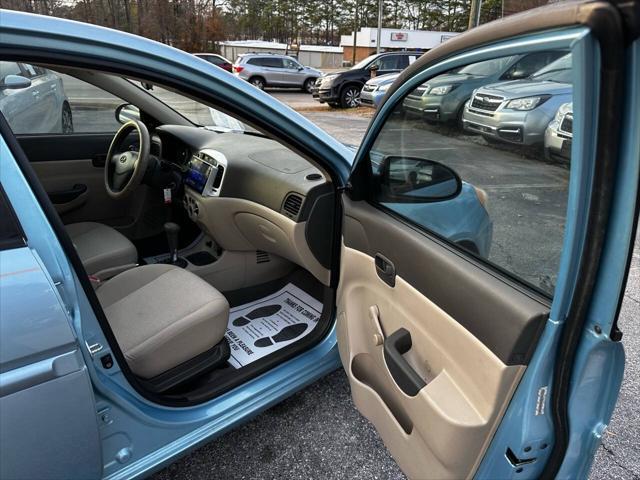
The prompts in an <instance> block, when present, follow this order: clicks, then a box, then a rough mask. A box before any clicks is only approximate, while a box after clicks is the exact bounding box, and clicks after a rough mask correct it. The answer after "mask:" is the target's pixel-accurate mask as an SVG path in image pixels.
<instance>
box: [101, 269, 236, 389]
mask: <svg viewBox="0 0 640 480" xmlns="http://www.w3.org/2000/svg"><path fill="white" fill-rule="evenodd" d="M96 294H97V295H98V299H99V300H100V303H101V305H102V308H103V309H104V312H105V314H106V316H107V319H108V321H109V324H110V325H111V328H112V330H113V332H114V334H115V336H116V339H117V340H118V344H119V345H120V348H121V350H122V351H123V353H124V355H125V358H126V359H127V362H128V364H129V367H130V368H131V370H132V371H133V373H135V374H136V375H138V376H140V377H143V378H152V377H155V376H156V375H158V374H160V373H163V372H165V371H167V370H169V369H171V368H173V367H176V366H178V365H180V364H181V363H183V362H186V361H187V360H190V359H191V358H193V357H195V356H196V355H199V354H200V353H203V352H205V351H207V350H209V349H211V348H213V347H214V346H215V345H216V344H218V343H219V342H220V341H221V340H222V338H223V337H224V333H225V331H226V328H227V322H228V319H229V303H228V302H227V299H226V298H225V297H224V296H223V295H222V294H221V293H220V292H218V291H217V290H216V289H215V288H213V287H212V286H211V285H209V284H208V283H207V282H205V281H204V280H202V279H201V278H200V277H198V276H197V275H195V274H193V273H191V272H188V271H187V270H184V269H182V268H179V267H176V266H173V265H145V266H142V267H137V268H134V269H131V270H127V271H126V272H123V273H121V274H119V275H116V276H115V277H113V278H112V279H111V280H109V281H107V282H105V283H104V284H103V285H102V286H101V287H100V288H99V289H98V290H97V291H96Z"/></svg>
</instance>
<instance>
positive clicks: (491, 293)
mask: <svg viewBox="0 0 640 480" xmlns="http://www.w3.org/2000/svg"><path fill="white" fill-rule="evenodd" d="M343 206H344V212H345V213H344V215H345V220H344V226H343V236H344V243H343V246H342V262H341V265H342V266H341V276H340V284H341V289H340V293H339V297H338V327H337V328H338V330H337V332H338V345H339V350H340V357H341V360H342V363H343V366H344V368H345V371H346V372H347V375H348V377H349V381H350V384H351V389H352V394H353V398H354V402H355V404H356V407H357V408H358V409H359V410H360V411H361V412H362V413H363V414H364V415H365V416H366V417H367V418H369V420H370V421H371V422H372V423H373V424H374V425H375V426H376V428H377V429H378V432H379V433H380V436H381V437H382V438H383V439H384V441H385V445H386V446H387V448H389V450H390V451H391V453H392V454H393V456H394V458H395V459H396V460H397V461H398V463H399V464H400V466H401V467H402V468H403V470H404V471H405V473H406V474H407V475H408V476H409V477H411V478H419V477H420V476H421V472H425V471H429V472H430V476H432V477H433V478H467V477H469V476H470V475H471V474H472V472H473V471H474V469H475V468H476V466H477V465H478V463H479V461H480V459H481V458H482V454H483V452H484V450H485V449H486V447H487V439H489V438H491V435H492V433H493V432H494V430H495V428H496V426H497V424H498V422H499V420H500V418H501V416H502V414H503V412H504V410H505V408H506V406H507V404H508V401H509V399H510V398H511V395H512V393H513V391H514V389H515V387H516V386H517V384H518V381H519V380H520V378H521V376H522V374H523V372H524V369H525V365H526V362H527V361H528V359H529V358H530V355H531V351H530V350H531V347H530V346H531V345H532V344H535V341H536V340H537V337H538V336H539V334H540V331H541V328H542V326H543V325H544V321H545V319H546V317H547V315H548V306H547V305H545V304H544V302H541V301H539V300H537V299H535V298H531V297H530V296H529V295H527V294H524V293H523V292H521V291H519V290H517V289H516V288H511V287H504V285H499V282H498V281H497V280H496V279H495V278H493V277H492V275H491V274H490V273H488V272H486V271H485V270H483V269H481V268H479V267H478V266H476V265H473V263H472V262H465V261H463V262H460V260H461V259H460V258H459V255H458V254H457V253H454V252H453V251H450V250H448V249H446V248H443V247H442V245H439V244H438V243H437V242H435V241H433V240H429V239H427V238H426V237H425V236H424V235H423V234H421V233H419V232H417V231H415V230H412V229H411V228H410V227H408V226H406V225H404V224H403V223H402V222H400V221H399V220H396V219H393V218H386V216H384V219H383V220H382V221H381V215H380V212H379V211H378V210H377V209H375V208H374V207H372V206H370V205H368V204H367V203H366V202H363V201H360V202H355V201H352V200H349V199H348V198H343ZM400 244H401V245H403V247H406V248H403V249H402V252H400V251H399V249H398V248H397V245H400ZM376 254H382V255H383V256H384V257H385V258H388V259H389V260H390V261H391V262H393V264H394V266H395V268H396V278H395V286H393V287H390V286H389V285H388V284H387V283H386V282H384V281H383V280H382V279H381V278H379V276H378V274H377V272H376V265H375V262H376V260H375V255H376ZM413 266H416V268H418V269H420V270H421V271H422V274H421V281H420V282H416V281H415V280H416V277H415V275H416V273H417V272H415V271H413V272H412V270H415V269H414V268H413ZM476 302H477V303H476ZM487 325H490V326H491V328H489V329H487V328H486V326H487ZM400 329H405V330H407V331H408V332H409V334H410V338H411V348H410V349H409V350H408V352H407V353H406V354H405V355H404V358H405V359H406V362H407V363H408V364H409V366H410V368H411V369H413V370H414V371H415V372H416V373H417V375H418V377H420V378H421V379H423V380H424V382H425V384H426V385H425V386H424V388H421V389H420V390H419V391H418V392H417V394H415V395H413V396H411V395H407V394H406V393H405V392H404V391H403V390H402V388H401V386H400V385H399V382H398V380H400V382H401V379H399V378H398V377H397V376H396V377H395V378H394V375H393V374H392V373H391V366H390V365H389V363H388V360H387V359H385V354H384V349H385V342H386V341H388V339H389V337H390V336H391V335H393V334H394V333H395V332H397V331H399V330H400ZM472 332H473V333H472ZM474 333H475V335H474ZM480 338H482V340H481V339H480ZM460 452H465V453H464V455H461V454H460Z"/></svg>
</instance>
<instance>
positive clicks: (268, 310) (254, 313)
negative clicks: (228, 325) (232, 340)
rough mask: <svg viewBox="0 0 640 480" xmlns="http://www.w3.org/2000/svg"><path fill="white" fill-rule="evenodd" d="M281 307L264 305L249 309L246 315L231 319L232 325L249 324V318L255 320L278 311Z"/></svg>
mask: <svg viewBox="0 0 640 480" xmlns="http://www.w3.org/2000/svg"><path fill="white" fill-rule="evenodd" d="M281 308H282V306H281V305H265V306H264V307H259V308H256V309H255V310H251V311H250V312H249V313H248V314H247V315H246V316H244V317H238V318H236V319H235V320H234V321H233V325H234V326H236V327H244V326H245V325H249V324H250V323H251V320H255V319H256V318H264V317H270V316H271V315H275V314H276V313H278V312H279V311H280V309H281Z"/></svg>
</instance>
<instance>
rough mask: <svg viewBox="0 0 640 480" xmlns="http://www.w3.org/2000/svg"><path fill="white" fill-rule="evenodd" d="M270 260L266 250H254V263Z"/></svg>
mask: <svg viewBox="0 0 640 480" xmlns="http://www.w3.org/2000/svg"><path fill="white" fill-rule="evenodd" d="M270 261H271V257H270V256H269V254H268V253H267V252H263V251H262V250H257V251H256V263H268V262H270Z"/></svg>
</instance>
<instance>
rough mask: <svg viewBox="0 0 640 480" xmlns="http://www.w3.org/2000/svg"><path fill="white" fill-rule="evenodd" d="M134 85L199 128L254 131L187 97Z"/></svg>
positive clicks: (160, 88) (155, 87) (136, 83)
mask: <svg viewBox="0 0 640 480" xmlns="http://www.w3.org/2000/svg"><path fill="white" fill-rule="evenodd" d="M132 83H134V84H135V85H137V86H138V87H140V88H142V89H144V90H145V91H146V92H147V93H149V94H150V95H153V96H154V97H155V98H157V99H158V100H160V101H161V102H162V103H165V104H166V105H168V106H169V107H171V108H172V109H173V110H175V111H176V112H178V113H179V114H180V115H182V116H183V117H185V118H187V119H188V120H190V121H191V122H193V123H195V124H196V125H198V126H199V127H205V128H210V129H215V130H231V131H236V132H244V131H247V130H248V131H252V132H255V131H256V130H255V129H253V128H251V127H250V126H248V125H246V124H244V123H242V122H241V121H239V120H236V119H235V118H233V117H230V116H229V115H227V114H226V113H223V112H220V111H218V110H216V109H215V108H211V107H209V106H207V105H205V104H203V103H200V102H197V101H196V100H192V99H191V98H189V97H185V96H184V95H181V94H179V93H176V92H172V91H170V90H166V89H164V88H162V87H159V86H157V85H153V86H152V88H151V89H150V90H149V89H148V88H147V87H148V86H149V84H144V85H143V84H141V83H140V82H135V81H133V82H132Z"/></svg>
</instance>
